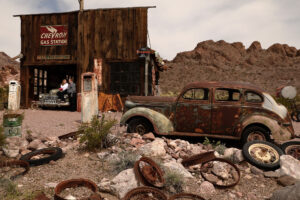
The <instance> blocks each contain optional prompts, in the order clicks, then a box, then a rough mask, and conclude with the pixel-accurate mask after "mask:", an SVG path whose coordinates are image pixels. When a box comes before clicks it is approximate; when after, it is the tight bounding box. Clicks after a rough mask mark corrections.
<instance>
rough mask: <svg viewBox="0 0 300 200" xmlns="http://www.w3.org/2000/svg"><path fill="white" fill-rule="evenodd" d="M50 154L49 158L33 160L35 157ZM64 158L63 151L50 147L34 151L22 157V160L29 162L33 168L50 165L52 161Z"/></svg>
mask: <svg viewBox="0 0 300 200" xmlns="http://www.w3.org/2000/svg"><path fill="white" fill-rule="evenodd" d="M41 154H48V155H49V156H47V157H44V158H41V159H31V158H32V157H33V156H36V155H41ZM62 156H63V153H62V149H61V148H58V147H50V148H44V149H39V150H36V151H32V152H30V153H27V154H25V155H23V156H21V158H20V160H23V161H27V162H28V163H29V164H30V165H31V166H38V165H43V164H46V163H49V162H50V161H52V160H54V161H55V160H58V159H60V158H61V157H62Z"/></svg>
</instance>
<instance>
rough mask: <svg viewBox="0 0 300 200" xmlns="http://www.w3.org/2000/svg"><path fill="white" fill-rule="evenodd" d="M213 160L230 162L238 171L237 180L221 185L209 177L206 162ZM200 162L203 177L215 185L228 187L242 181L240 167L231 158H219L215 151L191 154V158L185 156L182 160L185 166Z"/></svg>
mask: <svg viewBox="0 0 300 200" xmlns="http://www.w3.org/2000/svg"><path fill="white" fill-rule="evenodd" d="M212 161H219V162H225V163H227V164H229V165H230V166H232V167H233V168H234V169H235V171H236V172H237V177H236V178H235V179H236V180H235V182H234V183H231V184H229V185H221V184H217V183H216V182H212V181H211V180H209V179H207V177H206V176H205V174H204V173H205V164H206V163H209V162H212ZM198 164H201V168H200V173H201V175H202V176H203V178H204V179H205V180H207V181H209V182H211V183H212V184H214V185H215V186H218V187H220V188H227V187H232V186H235V185H237V184H238V183H239V181H240V176H241V175H240V170H239V168H238V167H237V166H236V165H235V164H233V163H232V162H231V161H229V160H225V159H222V158H217V157H216V156H215V154H214V151H209V152H205V153H201V154H197V155H194V156H191V157H189V158H185V159H184V160H183V161H182V165H183V166H184V167H189V166H193V165H198Z"/></svg>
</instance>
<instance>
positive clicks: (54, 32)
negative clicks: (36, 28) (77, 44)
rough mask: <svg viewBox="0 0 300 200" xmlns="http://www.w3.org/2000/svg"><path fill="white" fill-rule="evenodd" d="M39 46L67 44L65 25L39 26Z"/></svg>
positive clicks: (66, 28) (66, 27)
mask: <svg viewBox="0 0 300 200" xmlns="http://www.w3.org/2000/svg"><path fill="white" fill-rule="evenodd" d="M40 45H41V46H62V45H68V26H67V25H47V26H41V27H40Z"/></svg>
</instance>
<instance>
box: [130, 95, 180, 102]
mask: <svg viewBox="0 0 300 200" xmlns="http://www.w3.org/2000/svg"><path fill="white" fill-rule="evenodd" d="M126 100H130V101H133V102H147V103H149V104H151V103H156V102H159V103H161V102H166V103H171V104H172V103H174V102H175V101H176V97H161V96H128V97H127V99H126Z"/></svg>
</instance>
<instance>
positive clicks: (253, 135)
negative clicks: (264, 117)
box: [247, 131, 266, 142]
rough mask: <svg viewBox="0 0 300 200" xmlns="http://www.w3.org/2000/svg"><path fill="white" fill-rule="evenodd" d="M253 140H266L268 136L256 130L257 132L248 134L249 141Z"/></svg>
mask: <svg viewBox="0 0 300 200" xmlns="http://www.w3.org/2000/svg"><path fill="white" fill-rule="evenodd" d="M253 140H262V141H266V136H265V135H264V134H263V133H262V132H260V131H255V132H252V133H250V134H249V135H248V139H247V142H250V141H253Z"/></svg>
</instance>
